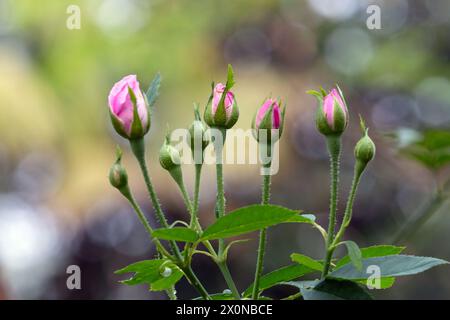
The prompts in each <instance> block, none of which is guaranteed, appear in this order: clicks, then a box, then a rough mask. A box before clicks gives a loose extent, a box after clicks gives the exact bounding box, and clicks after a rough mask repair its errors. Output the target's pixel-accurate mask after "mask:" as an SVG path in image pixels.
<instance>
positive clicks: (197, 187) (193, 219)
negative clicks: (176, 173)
mask: <svg viewBox="0 0 450 320" xmlns="http://www.w3.org/2000/svg"><path fill="white" fill-rule="evenodd" d="M202 167H203V164H195V187H194V214H193V215H192V217H191V227H194V226H196V225H198V224H199V223H198V210H199V204H200V180H201V175H202Z"/></svg>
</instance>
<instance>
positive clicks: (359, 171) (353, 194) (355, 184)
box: [332, 160, 365, 248]
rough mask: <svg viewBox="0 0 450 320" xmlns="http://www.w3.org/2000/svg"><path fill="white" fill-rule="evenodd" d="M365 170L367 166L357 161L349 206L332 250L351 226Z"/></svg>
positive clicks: (348, 200)
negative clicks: (357, 194) (356, 198)
mask: <svg viewBox="0 0 450 320" xmlns="http://www.w3.org/2000/svg"><path fill="white" fill-rule="evenodd" d="M364 168H365V165H364V164H363V163H361V162H360V161H358V160H357V161H356V163H355V172H354V174H353V181H352V186H351V188H350V193H349V196H348V199H347V205H346V207H345V213H344V218H343V219H342V224H341V227H340V228H339V231H338V233H337V234H336V237H335V238H334V241H333V244H332V248H335V247H336V245H337V243H339V242H340V241H341V238H342V237H343V236H344V233H345V230H346V229H347V227H348V226H349V225H350V221H351V220H352V212H353V203H354V202H355V197H356V191H357V190H358V185H359V181H360V180H361V175H362V173H363V171H364Z"/></svg>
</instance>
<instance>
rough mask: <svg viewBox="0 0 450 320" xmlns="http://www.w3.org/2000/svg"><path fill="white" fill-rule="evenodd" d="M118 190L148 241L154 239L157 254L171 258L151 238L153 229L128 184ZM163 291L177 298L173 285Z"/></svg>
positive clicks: (171, 297)
mask: <svg viewBox="0 0 450 320" xmlns="http://www.w3.org/2000/svg"><path fill="white" fill-rule="evenodd" d="M120 192H121V193H122V195H123V196H124V197H125V198H126V199H127V200H128V202H130V204H131V206H132V207H133V209H134V211H135V212H136V214H137V216H138V218H139V220H140V221H141V223H142V225H143V226H144V228H145V230H146V231H147V233H148V235H149V238H150V241H155V244H156V248H157V251H158V256H160V255H163V256H166V257H167V258H169V259H173V257H172V256H171V254H170V253H169V252H167V250H166V248H164V246H163V245H162V244H161V242H160V241H159V239H156V238H155V239H153V236H152V233H153V229H152V227H151V226H150V223H149V222H148V220H147V219H146V218H145V215H144V213H143V212H142V209H141V207H140V206H139V204H138V203H137V201H136V199H135V198H134V196H133V193H132V192H131V190H130V188H129V186H128V185H127V186H126V187H124V188H122V189H120ZM165 291H166V293H167V296H168V297H169V299H170V300H177V295H176V291H175V288H174V287H173V286H172V287H170V288H169V289H167V290H165Z"/></svg>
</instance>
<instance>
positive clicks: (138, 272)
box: [115, 259, 183, 291]
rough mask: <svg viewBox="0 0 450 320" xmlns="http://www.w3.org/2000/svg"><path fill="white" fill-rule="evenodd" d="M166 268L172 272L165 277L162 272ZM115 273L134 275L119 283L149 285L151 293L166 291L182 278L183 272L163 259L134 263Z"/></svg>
mask: <svg viewBox="0 0 450 320" xmlns="http://www.w3.org/2000/svg"><path fill="white" fill-rule="evenodd" d="M166 267H167V268H170V269H171V270H172V272H171V274H170V275H169V276H167V277H165V276H163V271H164V269H165V268H166ZM115 273H116V274H126V273H134V274H133V276H132V277H131V278H130V279H127V280H123V281H121V282H122V283H124V284H127V285H137V284H143V283H145V284H149V285H150V290H152V291H161V290H165V289H168V288H170V287H172V286H173V285H175V283H177V282H178V281H179V280H180V279H181V278H182V277H183V272H182V271H181V270H180V269H179V268H178V267H177V266H176V265H175V264H173V263H171V262H169V261H168V260H163V259H155V260H143V261H139V262H135V263H133V264H130V265H128V266H126V267H125V268H122V269H120V270H117V271H116V272H115Z"/></svg>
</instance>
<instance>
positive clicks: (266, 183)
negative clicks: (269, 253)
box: [252, 165, 272, 300]
mask: <svg viewBox="0 0 450 320" xmlns="http://www.w3.org/2000/svg"><path fill="white" fill-rule="evenodd" d="M268 167H269V168H270V165H269V166H268ZM271 177H272V176H271V175H270V174H266V175H264V176H263V184H262V201H261V204H269V200H270V183H271ZM266 230H267V229H265V228H264V229H261V231H260V233H259V246H258V258H257V261H256V270H255V280H254V282H253V292H252V299H253V300H258V298H259V280H260V278H261V275H262V271H263V267H264V253H265V249H266V233H267V231H266Z"/></svg>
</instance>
